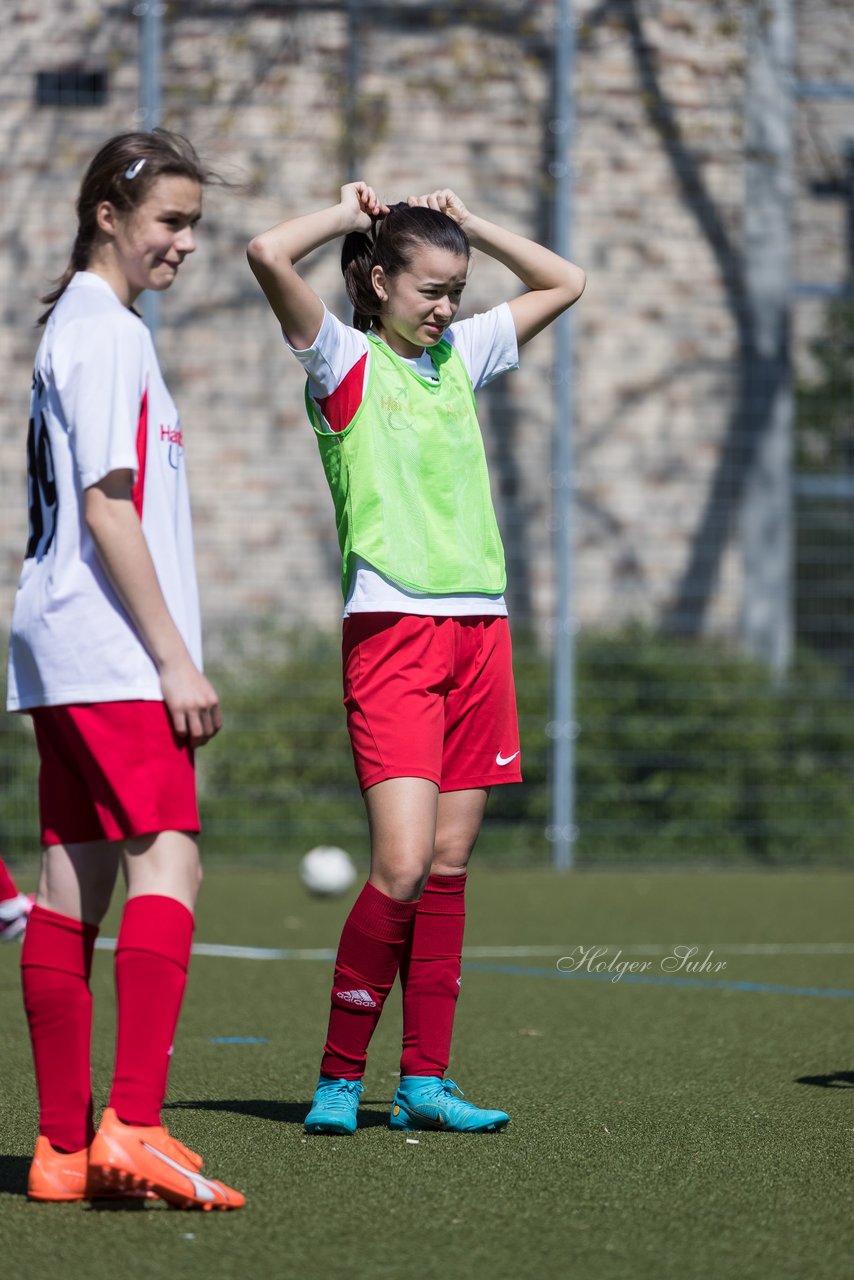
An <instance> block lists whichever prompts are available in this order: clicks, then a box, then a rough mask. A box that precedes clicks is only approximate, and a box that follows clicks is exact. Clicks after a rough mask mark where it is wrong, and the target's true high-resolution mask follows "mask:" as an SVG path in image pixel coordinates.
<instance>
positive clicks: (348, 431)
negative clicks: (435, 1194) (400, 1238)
mask: <svg viewBox="0 0 854 1280" xmlns="http://www.w3.org/2000/svg"><path fill="white" fill-rule="evenodd" d="M341 236H343V237H344V243H343V247H342V259H341V261H342V270H343V273H344V279H345V283H346V287H347V292H348V295H349V297H350V300H351V302H352V304H353V309H354V316H353V324H352V325H346V324H343V323H342V322H341V321H340V320H337V319H336V318H335V317H334V316H333V315H332V314H331V313H330V312H329V311H327V309H326V307H325V306H324V304H323V302H322V301H321V299H320V298H319V297H318V296H317V294H316V293H315V292H314V290H313V289H312V288H311V287H310V285H308V284H307V283H306V281H305V280H304V279H303V278H302V276H301V275H300V274H299V272H298V271H297V269H296V264H297V263H298V262H299V261H300V260H301V259H303V258H305V257H306V256H307V255H308V254H309V253H311V252H312V251H313V250H315V249H317V248H319V247H320V246H321V245H324V244H326V243H328V242H329V241H330V240H334V239H337V238H338V237H341ZM472 247H474V248H476V249H479V250H480V251H481V252H482V253H486V254H488V255H489V256H490V257H493V258H495V259H497V260H498V261H499V262H501V263H503V264H504V265H505V266H506V267H508V268H509V269H510V271H512V272H513V273H514V275H516V276H517V277H518V279H519V280H520V281H521V283H522V284H523V286H524V287H525V291H524V292H523V293H521V294H520V295H519V296H518V297H514V298H512V299H511V300H510V301H509V302H504V303H501V304H500V305H499V306H497V307H495V308H493V309H492V310H490V311H487V312H485V313H483V314H480V315H476V316H473V317H471V318H469V319H467V320H463V321H461V322H457V321H456V315H457V311H458V309H459V306H460V301H461V299H462V295H463V290H464V289H465V285H466V278H467V274H468V267H469V258H470V254H471V249H472ZM249 262H250V265H251V267H252V270H253V272H254V274H255V276H256V277H257V279H258V282H259V283H260V285H261V288H262V289H263V290H264V293H265V295H266V297H267V300H268V302H269V303H270V306H271V307H272V309H273V311H274V312H275V315H276V317H277V319H278V321H279V323H280V324H281V326H282V330H283V333H284V336H285V340H286V342H287V344H288V346H289V347H290V349H291V350H292V352H293V354H294V355H295V357H296V358H297V360H298V361H299V362H300V364H301V365H302V367H303V368H304V369H305V372H306V379H307V381H306V393H305V396H306V408H307V412H308V417H309V421H310V422H311V425H312V427H313V428H314V432H315V435H316V438H317V443H318V447H319V450H320V456H321V459H322V462H323V467H324V471H325V473H326V478H327V480H328V483H329V488H330V491H331V494H332V499H333V503H334V508H335V520H336V526H337V531H338V540H339V544H340V547H341V554H342V579H341V581H342V590H343V593H344V602H345V603H344V634H343V659H344V703H345V706H346V709H347V727H348V730H349V733H350V740H351V743H352V747H353V757H354V761H355V765H356V772H357V775H358V778H359V783H360V786H361V788H362V792H363V794H364V797H365V805H366V808H367V814H368V823H369V827H370V835H371V870H370V875H369V878H368V881H367V883H366V884H365V886H364V888H363V890H362V892H361V894H360V896H359V897H358V899H357V900H356V903H355V904H354V906H353V909H352V911H351V912H350V915H349V916H348V918H347V921H346V923H345V925H344V929H343V932H342V935H341V942H340V945H339V949H338V955H337V959H336V965H335V973H334V979H333V984H332V1008H331V1013H330V1019H329V1029H328V1033H327V1039H326V1045H325V1048H324V1052H323V1057H322V1060H321V1067H320V1079H319V1082H318V1086H317V1091H316V1093H315V1097H314V1102H313V1105H312V1108H311V1111H310V1112H309V1114H308V1116H307V1117H306V1121H305V1126H306V1129H307V1130H308V1132H310V1133H353V1132H354V1131H355V1129H356V1121H357V1109H358V1103H359V1095H360V1094H361V1092H362V1084H361V1080H362V1077H363V1075H364V1072H365V1064H366V1060H367V1050H368V1044H369V1042H370V1038H371V1035H372V1033H373V1030H374V1028H375V1026H376V1024H377V1022H378V1020H379V1017H380V1014H381V1012H382V1008H383V1004H384V1002H385V1000H386V997H387V996H388V993H389V991H390V990H391V988H392V986H393V984H394V980H395V978H396V977H397V976H398V975H399V976H400V983H401V987H402V991H403V1052H402V1056H401V1080H400V1086H399V1088H398V1090H397V1092H396V1094H395V1097H394V1101H393V1103H392V1109H391V1117H390V1124H391V1127H392V1128H394V1129H406V1130H410V1129H445V1130H448V1131H451V1132H470V1133H482V1132H493V1131H496V1130H499V1129H503V1128H504V1126H505V1125H506V1124H507V1122H508V1119H509V1117H508V1115H507V1113H506V1112H504V1111H498V1110H487V1109H485V1108H481V1107H478V1106H475V1105H474V1104H473V1103H471V1102H469V1101H468V1100H467V1099H465V1098H464V1097H463V1096H462V1092H461V1090H460V1089H459V1088H458V1087H457V1086H456V1085H455V1084H454V1082H453V1081H452V1080H449V1079H447V1078H446V1076H445V1072H446V1070H447V1067H448V1062H449V1059H450V1046H451V1034H452V1030H453V1022H454V1014H455V1011H456V1003H457V997H458V995H459V989H460V958H461V953H462V943H463V930H464V925H465V883H466V870H467V866H468V861H469V857H470V855H471V852H472V849H473V848H474V845H475V841H476V840H477V836H478V832H479V830H480V826H481V822H482V820H483V814H484V810H485V808H486V802H487V798H488V795H489V790H490V788H491V787H493V786H495V785H499V784H502V783H512V782H519V781H520V780H521V771H520V750H519V730H518V724H517V717H516V701H515V693H514V688H513V673H512V666H511V650H510V635H509V630H508V624H507V608H506V605H505V601H504V594H503V593H504V588H505V583H506V578H505V571H504V552H503V548H502V545H501V538H500V535H499V532H498V527H497V524H496V520H495V514H494V511H493V507H492V499H491V495H490V487H489V477H488V475H487V469H486V459H485V456H484V450H483V443H482V440H481V435H480V429H479V427H478V421H477V410H476V404H475V392H476V391H477V390H478V389H479V388H480V387H483V386H485V385H486V384H487V383H489V382H491V381H492V379H493V378H495V377H498V376H499V375H500V374H502V373H504V372H505V371H507V370H508V369H512V368H515V367H516V365H517V363H518V348H519V347H520V346H522V345H523V344H524V343H526V342H528V341H529V340H530V339H531V338H532V337H534V335H535V334H537V333H539V332H540V330H541V329H543V328H545V327H546V325H548V324H549V323H550V322H551V321H552V320H554V319H555V317H556V316H558V315H559V314H560V313H561V312H562V311H565V310H566V308H567V307H570V306H571V305H572V304H573V303H574V302H575V301H576V300H577V299H578V298H579V297H580V296H581V293H582V290H583V289H584V279H585V278H584V273H583V271H581V269H580V268H579V267H576V266H574V265H573V264H572V263H570V262H567V261H565V260H564V259H563V258H560V257H558V256H557V255H556V254H554V253H552V252H550V250H548V249H545V248H543V247H542V246H541V245H538V244H535V243H534V242H533V241H531V240H527V239H525V238H524V237H522V236H519V235H516V234H515V233H513V232H510V231H507V230H505V229H503V228H501V227H498V226H496V225H495V224H493V223H490V222H487V221H486V220H485V219H484V218H481V217H478V216H477V215H475V214H473V213H471V212H469V210H468V209H467V208H466V207H465V205H464V204H463V203H462V201H461V200H460V199H459V197H458V196H456V195H455V194H454V193H453V192H452V191H449V190H440V191H434V192H432V193H430V194H429V195H424V196H419V197H410V199H409V200H408V201H407V202H406V203H402V204H396V205H392V206H389V205H386V204H384V203H383V202H381V201H380V199H379V198H378V196H377V194H376V192H375V191H374V190H373V189H372V188H371V187H369V186H368V185H366V184H365V183H364V182H353V183H348V184H347V185H346V186H345V187H343V188H342V190H341V199H340V201H339V203H338V204H336V205H333V206H332V207H331V208H328V209H324V210H321V211H320V212H317V213H312V214H307V215H305V216H303V217H298V218H294V219H292V220H289V221H286V222H283V223H280V224H279V225H278V226H276V227H273V228H272V229H271V230H270V231H267V232H265V233H264V234H263V235H260V236H258V237H256V239H254V240H253V241H252V243H251V244H250V246H249Z"/></svg>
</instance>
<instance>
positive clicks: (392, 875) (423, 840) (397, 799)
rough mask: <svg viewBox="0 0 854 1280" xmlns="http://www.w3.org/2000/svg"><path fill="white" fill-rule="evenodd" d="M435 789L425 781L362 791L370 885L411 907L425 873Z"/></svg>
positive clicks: (393, 781) (393, 782) (436, 802)
mask: <svg viewBox="0 0 854 1280" xmlns="http://www.w3.org/2000/svg"><path fill="white" fill-rule="evenodd" d="M439 800H440V798H439V788H438V787H437V786H436V784H435V783H433V782H429V781H428V780H427V779H426V778H388V779H387V780H386V781H385V782H378V783H377V784H376V786H374V787H371V788H370V789H369V790H368V791H366V792H365V805H366V807H367V810H368V825H369V827H370V832H371V874H370V877H369V880H370V883H371V884H372V885H373V886H374V887H375V888H376V889H379V890H380V892H381V893H384V894H386V895H387V896H388V897H389V898H395V899H397V901H398V902H412V901H414V900H415V899H417V898H418V897H420V895H421V890H422V888H423V886H424V881H425V880H426V878H427V876H428V874H429V872H430V864H431V862H432V859H433V844H434V841H435V838H436V818H437V813H438V808H439Z"/></svg>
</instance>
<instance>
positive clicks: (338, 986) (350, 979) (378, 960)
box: [320, 882, 418, 1080]
mask: <svg viewBox="0 0 854 1280" xmlns="http://www.w3.org/2000/svg"><path fill="white" fill-rule="evenodd" d="M417 906H418V903H417V902H398V901H397V900H396V899H395V898H389V897H388V896H387V895H386V894H384V893H382V892H381V891H380V890H379V889H376V888H375V887H374V886H373V885H372V884H371V883H370V882H369V883H368V884H366V885H365V887H364V889H363V890H362V892H361V893H360V894H359V896H358V898H357V899H356V901H355V902H354V904H353V909H352V911H351V912H350V914H349V916H348V917H347V920H346V922H345V924H344V929H343V931H342V933H341V942H340V943H339V945H338V955H337V957H336V960H335V976H334V979H333V982H332V1012H331V1013H330V1015H329V1030H328V1032H327V1035H326V1045H325V1047H324V1050H323V1060H322V1062H321V1064H320V1070H321V1072H322V1074H323V1075H325V1076H333V1077H335V1078H336V1079H344V1080H358V1079H360V1078H361V1077H362V1076H363V1075H364V1074H365V1062H366V1061H367V1056H368V1045H369V1043H370V1040H371V1036H372V1035H373V1033H374V1028H375V1027H376V1025H377V1023H378V1022H379V1017H380V1014H381V1013H382V1009H383V1004H384V1003H385V999H386V996H387V995H388V993H389V991H391V989H392V987H393V986H394V980H395V978H396V977H397V971H398V969H399V968H400V957H401V954H402V952H403V948H404V946H405V944H406V939H407V937H408V936H409V933H410V930H411V927H412V920H413V917H414V915H415V910H416V908H417Z"/></svg>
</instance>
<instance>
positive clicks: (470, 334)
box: [285, 302, 519, 618]
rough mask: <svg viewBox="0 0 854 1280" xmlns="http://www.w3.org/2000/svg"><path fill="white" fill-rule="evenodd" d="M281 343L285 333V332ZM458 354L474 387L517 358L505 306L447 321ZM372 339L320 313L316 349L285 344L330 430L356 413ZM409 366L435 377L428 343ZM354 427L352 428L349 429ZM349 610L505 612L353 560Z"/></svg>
mask: <svg viewBox="0 0 854 1280" xmlns="http://www.w3.org/2000/svg"><path fill="white" fill-rule="evenodd" d="M285 337H286V340H287V335H285ZM443 337H444V339H445V341H447V342H450V343H452V345H453V346H454V347H455V349H456V351H457V352H458V354H459V355H460V356H461V358H462V361H463V364H464V365H465V367H466V371H467V372H468V375H469V377H470V378H471V382H472V386H473V388H474V390H475V391H477V390H479V389H480V388H481V387H485V386H486V385H487V383H489V382H491V381H492V380H493V378H497V377H498V375H499V374H501V373H505V372H506V371H507V370H508V369H515V368H516V367H517V365H518V363H519V349H518V344H517V342H516V328H515V325H514V323H513V315H512V312H511V311H510V308H509V307H508V305H507V303H506V302H504V303H501V305H500V306H497V307H493V308H492V310H490V311H485V312H481V313H479V314H478V315H474V316H471V317H470V318H469V319H467V320H460V321H458V322H455V323H454V324H452V325H450V326H449V327H448V329H447V330H446V331H445V333H444V335H443ZM370 347H371V344H370V341H369V339H368V338H367V336H366V335H365V334H364V333H361V332H360V331H359V330H358V329H353V328H351V327H350V326H349V325H345V324H342V323H341V321H340V320H338V319H336V317H335V316H333V315H332V313H331V312H330V311H326V312H325V314H324V317H323V323H322V324H321V326H320V332H319V333H318V335H317V337H316V339H315V342H314V346H313V347H310V348H309V349H308V350H306V351H298V350H296V349H295V348H294V347H291V348H290V349H291V351H293V353H294V355H295V356H296V358H297V359H298V360H299V362H300V364H301V365H302V367H303V368H304V369H305V372H306V374H307V375H308V390H309V394H310V395H311V397H312V399H313V400H314V401H315V403H316V404H317V406H318V408H319V409H320V412H321V413H322V415H323V421H324V424H325V425H326V427H327V428H328V429H329V430H330V431H343V430H344V428H345V427H346V426H347V425H348V424H349V423H350V422H351V421H352V419H353V418H354V417H355V415H356V412H357V411H358V409H359V406H360V404H361V403H362V398H363V396H364V392H365V388H366V386H367V382H368V363H369V361H370V359H371V351H370ZM407 363H409V364H411V365H412V366H413V368H414V369H416V370H417V372H418V373H420V374H421V376H422V377H425V378H430V377H434V376H435V370H434V367H433V362H432V360H431V358H430V351H429V348H425V350H424V351H423V352H422V354H421V355H420V356H419V357H418V358H417V359H413V360H409V361H408V362H407ZM355 429H356V430H358V427H357V428H355ZM351 613H414V614H419V615H424V616H430V617H486V616H499V617H505V616H506V614H507V606H506V604H505V601H504V597H503V596H484V595H465V594H457V595H445V596H428V595H424V594H423V593H420V592H417V591H408V590H407V589H406V588H404V587H402V586H400V585H399V584H398V583H396V582H392V581H391V580H390V579H389V578H386V577H385V576H384V575H383V574H381V573H380V572H379V571H378V570H377V569H375V568H374V567H373V566H372V565H370V564H367V563H366V562H365V561H364V560H360V559H358V558H356V560H355V572H354V573H353V574H352V576H351V581H350V585H349V589H348V592H347V599H346V601H345V604H344V616H345V618H346V617H348V616H349V615H350V614H351Z"/></svg>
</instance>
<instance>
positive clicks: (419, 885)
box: [371, 869, 428, 902]
mask: <svg viewBox="0 0 854 1280" xmlns="http://www.w3.org/2000/svg"><path fill="white" fill-rule="evenodd" d="M427 875H428V872H427V871H424V872H417V871H409V870H400V869H395V870H393V871H389V870H383V871H373V872H371V883H372V884H373V885H374V887H375V888H377V889H379V891H380V893H384V894H385V895H386V897H388V898H394V899H395V901H396V902H416V901H417V900H418V899H419V898H420V897H421V894H422V891H423V889H424V884H425V881H426V879H427Z"/></svg>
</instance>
